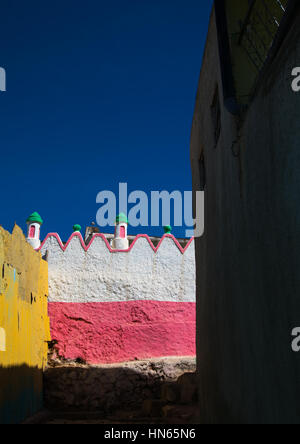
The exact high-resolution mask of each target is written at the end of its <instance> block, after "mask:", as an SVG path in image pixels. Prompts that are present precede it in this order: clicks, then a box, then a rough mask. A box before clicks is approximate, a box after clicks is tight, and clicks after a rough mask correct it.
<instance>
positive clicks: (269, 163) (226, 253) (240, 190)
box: [191, 2, 300, 424]
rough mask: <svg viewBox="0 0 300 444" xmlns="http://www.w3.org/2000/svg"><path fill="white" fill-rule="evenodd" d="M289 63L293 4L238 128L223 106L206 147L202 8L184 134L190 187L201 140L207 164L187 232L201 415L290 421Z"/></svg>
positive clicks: (296, 278)
mask: <svg viewBox="0 0 300 444" xmlns="http://www.w3.org/2000/svg"><path fill="white" fill-rule="evenodd" d="M231 3H232V2H231ZM232 41H233V39H232ZM299 64H300V14H299V12H298V16H297V17H296V16H295V21H294V24H293V26H292V27H291V29H290V32H289V35H288V36H286V38H285V41H284V43H283V46H282V48H281V49H280V51H279V52H278V54H277V55H276V57H275V59H274V61H273V63H272V64H271V65H270V66H269V67H268V70H267V72H265V74H264V76H263V78H261V79H260V85H259V89H258V91H257V93H256V96H255V98H254V100H253V102H252V103H251V105H250V107H249V109H248V112H247V115H246V116H245V121H244V124H243V126H242V128H240V131H239V133H238V128H237V125H236V120H235V118H234V117H233V116H231V115H230V114H229V113H228V112H227V110H226V109H225V108H224V107H223V106H222V110H221V117H222V130H221V136H220V140H219V144H218V146H217V147H215V143H214V137H213V135H214V133H213V127H212V120H211V115H210V113H209V112H208V111H209V108H210V105H211V103H212V99H213V97H214V93H215V90H216V85H218V86H219V91H220V94H222V82H221V77H220V66H219V57H218V42H217V35H216V27H215V18H214V15H212V19H211V24H210V29H209V33H208V39H207V45H206V50H205V56H204V59H203V67H202V71H201V77H200V82H199V89H198V93H197V103H196V109H195V116H194V123H193V132H192V138H191V140H192V145H191V154H192V165H193V182H194V185H193V188H194V189H195V190H197V189H199V183H200V181H199V171H198V170H199V158H200V155H201V150H202V149H203V150H204V159H205V169H206V189H205V234H204V236H203V237H202V238H200V239H197V240H196V258H197V360H198V375H199V380H198V384H199V395H200V396H199V398H200V403H201V415H202V420H203V421H204V422H208V423H211V422H212V423H220V422H222V423H223V422H230V423H232V422H234V423H243V424H244V423H255V424H257V423H264V424H266V423H267V424H269V423H272V424H273V423H277V424H278V423H279V424H282V423H288V424H290V423H299V422H300V416H299V412H300V383H299V374H300V354H299V353H298V354H297V353H293V352H292V350H291V331H292V329H293V328H294V327H297V326H299V325H300V298H299V294H300V273H299V269H300V248H299V246H300V205H299V189H300V174H299V171H300V150H299V140H300V125H299V116H300V93H295V92H293V91H292V88H291V82H292V76H291V72H292V69H293V68H294V67H295V66H299ZM237 140H239V143H237V144H236V141H237ZM231 147H232V148H233V149H232V150H231ZM234 153H237V154H238V157H236V156H234Z"/></svg>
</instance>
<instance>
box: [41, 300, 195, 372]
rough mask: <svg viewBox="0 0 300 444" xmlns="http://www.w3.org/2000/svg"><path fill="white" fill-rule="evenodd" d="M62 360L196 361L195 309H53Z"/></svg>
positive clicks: (137, 305)
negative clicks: (176, 358) (163, 358)
mask: <svg viewBox="0 0 300 444" xmlns="http://www.w3.org/2000/svg"><path fill="white" fill-rule="evenodd" d="M49 315H50V319H51V334H52V339H53V340H56V341H57V342H58V344H57V346H56V349H57V353H58V355H59V356H63V357H64V358H65V359H68V360H76V359H78V358H80V359H82V360H84V361H86V362H88V363H90V364H97V363H113V362H124V361H127V360H134V359H146V358H156V357H161V356H177V355H179V356H193V355H195V351H196V343H195V331H196V307H195V304H194V303H180V302H178V303H175V302H154V301H137V302H125V303H124V302H112V303H108V302H104V303H101V302H98V303H87V304H74V303H70V304H66V303H55V302H54V303H53V302H52V303H50V304H49Z"/></svg>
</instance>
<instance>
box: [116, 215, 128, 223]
mask: <svg viewBox="0 0 300 444" xmlns="http://www.w3.org/2000/svg"><path fill="white" fill-rule="evenodd" d="M122 223H123V224H127V225H128V219H127V216H126V215H125V214H124V213H120V214H119V215H118V216H117V218H116V224H122Z"/></svg>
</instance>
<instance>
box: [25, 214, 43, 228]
mask: <svg viewBox="0 0 300 444" xmlns="http://www.w3.org/2000/svg"><path fill="white" fill-rule="evenodd" d="M26 222H27V223H28V224H30V223H33V224H34V223H37V224H40V225H43V219H42V218H41V216H40V215H39V213H37V212H36V211H35V212H34V213H32V214H31V215H30V216H29V217H28V219H27V220H26Z"/></svg>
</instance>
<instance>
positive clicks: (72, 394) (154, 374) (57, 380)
mask: <svg viewBox="0 0 300 444" xmlns="http://www.w3.org/2000/svg"><path fill="white" fill-rule="evenodd" d="M195 370H196V360H195V358H178V357H177V358H172V359H171V358H167V359H158V360H148V361H138V362H128V363H123V364H114V365H101V366H91V365H90V366H86V365H80V364H70V365H62V366H56V367H54V368H51V367H49V368H48V369H47V370H46V372H45V376H44V383H45V403H46V406H47V407H48V409H50V410H51V411H52V412H53V413H54V415H55V412H63V411H66V412H69V413H70V412H72V411H73V412H76V411H78V412H89V411H91V412H94V413H96V412H97V415H98V417H100V418H102V419H105V418H107V417H109V416H114V417H117V418H119V419H121V418H122V415H124V418H126V419H127V420H128V419H130V415H133V416H137V417H141V416H143V415H145V417H147V416H149V415H151V414H152V415H153V414H154V415H155V416H156V417H158V416H159V415H160V413H159V411H158V409H156V412H152V411H151V409H153V406H155V405H156V406H160V407H161V406H162V405H165V404H167V403H168V401H169V398H170V393H171V391H170V388H169V390H168V393H167V395H166V396H163V398H164V399H162V387H164V386H165V385H166V384H169V385H171V386H173V385H174V384H175V383H176V381H177V380H178V378H179V377H181V376H182V375H183V374H186V373H188V374H191V373H193V372H195ZM186 386H187V384H185V387H186ZM187 392H188V390H186V388H185V396H186V395H188V393H187ZM192 397H193V396H191V399H189V401H192V400H193V399H192ZM179 398H180V394H179ZM170 401H171V402H174V401H176V396H175V397H172V399H170ZM179 401H180V399H179ZM183 402H185V399H183Z"/></svg>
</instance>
